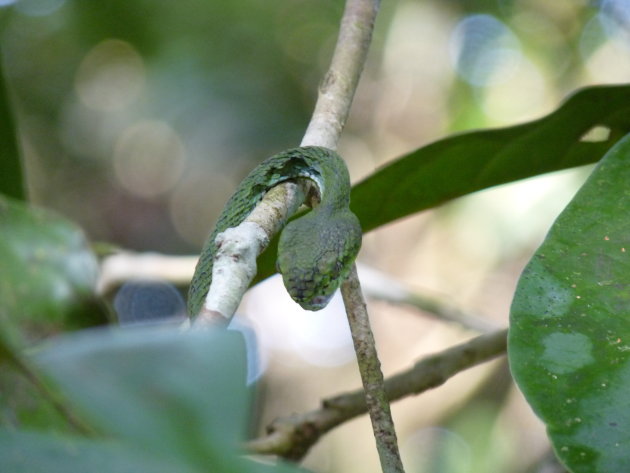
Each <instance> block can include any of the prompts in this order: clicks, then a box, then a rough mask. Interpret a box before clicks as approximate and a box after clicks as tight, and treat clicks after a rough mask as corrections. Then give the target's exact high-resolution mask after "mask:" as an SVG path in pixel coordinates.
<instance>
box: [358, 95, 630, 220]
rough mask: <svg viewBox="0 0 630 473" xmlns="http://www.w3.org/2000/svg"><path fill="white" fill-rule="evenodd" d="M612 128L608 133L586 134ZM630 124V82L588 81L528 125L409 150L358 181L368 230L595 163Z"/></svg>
mask: <svg viewBox="0 0 630 473" xmlns="http://www.w3.org/2000/svg"><path fill="white" fill-rule="evenodd" d="M596 126H600V127H605V128H608V129H609V130H610V135H609V137H608V139H607V140H604V141H596V142H593V141H590V139H589V138H588V137H585V139H584V140H581V139H582V137H584V135H585V134H586V133H587V132H589V131H590V130H591V129H593V128H594V127H596ZM629 131H630V86H628V85H622V86H605V87H590V88H586V89H582V90H580V91H578V92H576V93H575V94H574V95H572V96H571V97H570V98H569V99H568V100H566V102H564V103H563V104H562V105H561V106H560V107H559V108H558V109H556V110H555V111H554V112H552V113H550V114H549V115H547V116H545V117H543V118H541V119H539V120H535V121H532V122H529V123H525V124H522V125H517V126H512V127H509V128H502V129H495V130H481V131H474V132H469V133H464V134H461V135H455V136H450V137H447V138H444V139H442V140H440V141H436V142H435V143H432V144H430V145H428V146H425V147H423V148H420V149H418V150H416V151H414V152H412V153H410V154H408V155H407V156H404V157H402V158H400V159H398V160H396V161H394V162H392V163H391V164H388V165H386V166H385V167H384V168H382V169H380V170H378V171H376V172H375V173H374V174H373V175H372V176H370V177H368V178H367V179H365V180H364V181H362V182H360V183H358V184H357V185H355V186H354V188H353V189H352V199H351V208H352V211H353V212H354V213H355V214H356V215H357V217H359V220H360V221H361V226H362V228H363V230H364V231H365V232H367V231H370V230H373V229H374V228H377V227H379V226H381V225H385V224H386V223H389V222H392V221H393V220H396V219H399V218H402V217H406V216H408V215H411V214H413V213H416V212H419V211H421V210H425V209H428V208H431V207H435V206H437V205H439V204H441V203H444V202H446V201H447V200H450V199H453V198H456V197H461V196H463V195H466V194H469V193H471V192H475V191H478V190H481V189H486V188H488V187H492V186H496V185H498V184H503V183H506V182H512V181H516V180H518V179H523V178H526V177H530V176H536V175H538V174H544V173H547V172H551V171H557V170H560V169H566V168H570V167H574V166H579V165H582V164H588V163H593V162H595V161H597V160H598V159H600V158H601V157H602V156H603V155H604V153H605V152H606V151H607V150H608V149H609V148H610V147H611V146H612V145H613V144H614V143H615V142H616V141H617V140H618V139H619V138H621V137H622V136H623V135H625V134H626V133H628V132H629Z"/></svg>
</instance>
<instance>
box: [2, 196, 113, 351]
mask: <svg viewBox="0 0 630 473" xmlns="http://www.w3.org/2000/svg"><path fill="white" fill-rule="evenodd" d="M97 274H98V263H97V261H96V257H95V256H94V254H93V253H92V251H91V249H90V247H89V245H88V243H87V241H86V239H85V236H84V234H83V232H82V231H81V229H80V228H78V227H77V226H76V225H74V224H72V223H71V222H68V221H67V220H65V219H63V218H61V217H59V216H57V215H54V214H52V213H50V212H47V211H45V210H43V209H38V208H33V207H30V206H28V205H26V204H24V203H22V202H18V201H14V200H11V199H7V198H4V197H3V196H2V195H0V328H2V329H4V330H7V331H9V332H10V334H9V335H10V337H9V338H10V339H12V340H14V339H15V338H17V337H16V333H17V328H18V327H19V328H20V329H21V332H22V334H26V335H27V337H28V338H31V339H33V338H38V337H40V336H44V335H47V334H50V333H52V332H56V331H58V330H60V329H61V328H64V327H65V328H68V327H81V326H88V325H93V324H95V323H98V322H102V321H104V320H105V316H104V313H103V312H102V311H101V309H100V306H99V305H98V302H97V301H96V299H95V297H94V287H95V284H96V277H97ZM22 338H23V337H22Z"/></svg>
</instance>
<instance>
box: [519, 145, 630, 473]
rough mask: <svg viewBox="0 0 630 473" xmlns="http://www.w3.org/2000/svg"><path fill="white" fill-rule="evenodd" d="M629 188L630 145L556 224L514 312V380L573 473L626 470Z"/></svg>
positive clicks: (611, 156)
mask: <svg viewBox="0 0 630 473" xmlns="http://www.w3.org/2000/svg"><path fill="white" fill-rule="evenodd" d="M629 182H630V135H627V136H626V137H625V138H624V139H623V140H622V141H621V142H619V143H618V144H617V145H616V146H615V147H614V148H613V149H612V150H610V152H608V154H607V155H606V156H605V157H604V158H603V160H602V161H601V163H600V164H599V165H598V167H597V168H596V169H595V171H594V172H593V174H592V175H591V176H590V177H589V179H588V180H587V181H586V183H585V184H584V186H583V187H582V188H581V189H580V191H579V192H578V193H577V195H576V196H575V198H574V199H573V200H572V201H571V203H570V204H569V205H568V206H567V208H566V209H565V210H564V211H563V212H562V214H561V215H560V217H558V219H557V221H556V222H555V223H554V225H553V227H552V228H551V231H550V232H549V235H548V236H547V238H546V240H545V241H544V243H543V244H542V246H541V247H540V248H539V249H538V251H537V252H536V254H535V255H534V257H533V259H532V260H531V261H530V263H529V264H528V265H527V267H526V268H525V271H524V272H523V274H522V276H521V279H520V281H519V284H518V287H517V290H516V294H515V297H514V301H513V303H512V310H511V319H510V322H511V324H510V334H509V357H510V364H511V369H512V371H513V375H514V377H515V379H516V381H517V383H518V384H519V386H520V388H521V390H522V391H523V393H524V395H525V397H526V398H527V400H528V402H529V403H530V404H531V406H532V407H533V409H534V410H535V411H536V413H537V414H538V415H539V416H540V417H541V418H542V419H543V421H544V422H545V423H546V424H547V431H548V433H549V435H550V437H551V440H552V442H553V444H554V447H555V450H556V453H557V454H558V456H559V457H560V458H561V459H562V461H564V462H565V463H566V464H567V465H568V466H569V468H571V469H572V471H573V472H575V473H586V472H588V473H618V472H620V471H626V470H627V468H628V451H629V450H630V411H629V410H628V392H630V343H629V342H630V292H629V290H628V289H629V288H630V219H628V215H629V213H630V191H629V190H628V183H629Z"/></svg>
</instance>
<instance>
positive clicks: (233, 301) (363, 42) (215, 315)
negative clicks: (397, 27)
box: [195, 0, 380, 325]
mask: <svg viewBox="0 0 630 473" xmlns="http://www.w3.org/2000/svg"><path fill="white" fill-rule="evenodd" d="M379 3H380V1H379V0H348V1H347V3H346V8H345V11H344V15H343V18H342V21H341V27H340V30H339V37H338V39H337V45H336V47H335V52H334V53H333V58H332V61H331V65H330V68H329V70H328V72H327V73H326V76H325V77H324V80H323V82H322V85H321V87H320V90H319V95H318V98H317V103H316V104H315V110H314V112H313V116H312V118H311V121H310V123H309V125H308V128H307V130H306V133H305V135H304V138H303V139H302V143H301V145H302V146H324V147H327V148H330V149H336V148H337V141H338V140H339V136H340V134H341V131H342V129H343V127H344V125H345V123H346V120H347V118H348V115H349V113H350V106H351V104H352V98H353V97H354V92H355V90H356V87H357V84H358V82H359V78H360V77H361V72H362V70H363V65H364V63H365V58H366V56H367V51H368V49H369V45H370V41H371V37H372V29H373V26H374V20H375V18H376V13H377V11H378V6H379ZM299 181H301V182H299V183H298V184H300V186H299V187H301V189H302V190H303V192H298V191H296V189H295V187H296V186H295V184H294V183H290V182H286V183H282V184H280V185H278V186H276V187H275V188H274V190H273V192H272V191H270V192H268V193H267V194H266V195H265V197H263V199H262V201H261V202H260V203H259V204H258V206H257V207H256V209H254V211H253V213H257V214H259V215H262V214H265V213H266V214H267V215H268V217H267V218H268V219H269V220H273V221H274V222H273V223H271V224H270V225H268V226H267V227H265V228H262V227H259V226H257V225H253V226H252V225H250V224H249V223H245V222H243V223H244V224H245V225H243V224H241V226H242V227H241V226H239V227H237V229H238V230H237V231H236V232H229V234H228V235H223V240H222V242H223V244H222V248H226V251H223V252H222V254H218V255H217V259H215V262H214V268H213V276H212V285H211V287H210V290H209V291H208V294H207V296H206V299H205V302H204V306H203V308H202V310H201V313H200V314H199V317H197V319H196V320H195V325H216V324H217V323H218V324H221V325H223V324H227V323H228V322H229V320H230V318H231V317H232V315H233V314H234V312H235V311H236V309H237V307H238V302H239V301H240V300H241V299H242V297H243V295H244V294H245V291H246V290H247V289H248V287H249V285H250V284H251V281H252V279H253V277H254V275H255V274H256V258H257V257H258V255H260V253H262V252H263V251H264V249H265V248H266V247H267V244H268V243H269V240H270V239H271V236H273V234H275V233H277V232H278V231H279V230H280V228H281V227H282V226H283V225H284V223H285V222H286V219H287V218H288V217H289V216H291V214H292V213H294V212H295V211H296V210H297V209H298V208H299V206H300V205H301V204H302V203H303V202H304V200H305V197H306V196H307V195H308V186H309V185H310V184H309V182H310V181H308V180H305V179H300V180H299ZM305 186H307V187H305ZM278 193H279V194H280V195H282V196H283V197H282V198H280V199H278ZM270 194H272V195H271V196H270ZM259 207H262V208H263V210H259ZM265 207H272V208H275V209H277V213H276V212H271V213H270V212H269V211H268V210H264V208H265ZM255 220H258V219H255ZM249 221H250V218H248V219H247V220H246V222H249ZM268 230H269V231H268Z"/></svg>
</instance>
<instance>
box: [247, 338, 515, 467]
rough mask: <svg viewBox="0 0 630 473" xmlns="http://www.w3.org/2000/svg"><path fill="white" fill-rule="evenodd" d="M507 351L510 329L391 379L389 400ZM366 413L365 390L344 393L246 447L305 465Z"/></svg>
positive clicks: (269, 430)
mask: <svg viewBox="0 0 630 473" xmlns="http://www.w3.org/2000/svg"><path fill="white" fill-rule="evenodd" d="M506 347H507V329H505V330H499V331H497V332H493V333H491V334H485V335H480V336H478V337H476V338H473V339H472V340H469V341H467V342H465V343H461V344H459V345H455V346H453V347H451V348H448V349H447V350H444V351H442V352H440V353H436V354H435V355H431V356H428V357H426V358H424V359H422V360H420V361H419V362H418V363H416V364H415V365H414V366H413V367H412V368H410V369H408V370H406V371H403V372H401V373H398V374H396V375H394V376H392V377H390V378H387V379H386V380H385V391H386V393H387V398H388V399H389V400H390V401H396V400H399V399H402V398H404V397H407V396H410V395H414V394H415V395H417V394H420V393H422V392H424V391H428V390H429V389H432V388H435V387H437V386H440V385H442V384H444V383H445V382H446V381H447V380H448V379H450V378H451V377H453V376H454V375H456V374H457V373H459V372H461V371H464V370H466V369H468V368H472V367H473V366H476V365H478V364H481V363H484V362H487V361H489V360H491V359H493V358H495V357H497V356H500V355H502V354H504V353H505V351H506ZM366 412H367V405H366V400H365V392H364V391H363V390H362V389H358V390H355V391H352V392H348V393H344V394H340V395H338V396H335V397H332V398H328V399H325V400H324V401H323V402H322V406H321V407H319V408H318V409H314V410H312V411H309V412H306V413H303V414H294V415H291V416H287V417H281V418H278V419H276V420H275V421H274V422H273V423H272V424H271V425H269V426H268V427H267V435H266V436H264V437H261V438H258V439H255V440H252V441H250V442H249V443H248V444H247V445H246V448H247V450H249V451H250V452H252V453H258V454H273V455H280V456H282V457H284V458H287V459H292V460H299V459H300V458H302V457H303V456H304V455H306V453H307V452H308V451H309V449H310V448H311V447H312V446H313V445H314V444H315V443H316V442H317V441H318V440H319V438H320V437H321V436H323V435H324V434H326V433H327V432H329V431H330V430H332V429H334V428H335V427H337V426H338V425H340V424H343V423H344V422H347V421H349V420H351V419H353V418H355V417H358V416H359V415H362V414H365V413H366Z"/></svg>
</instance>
